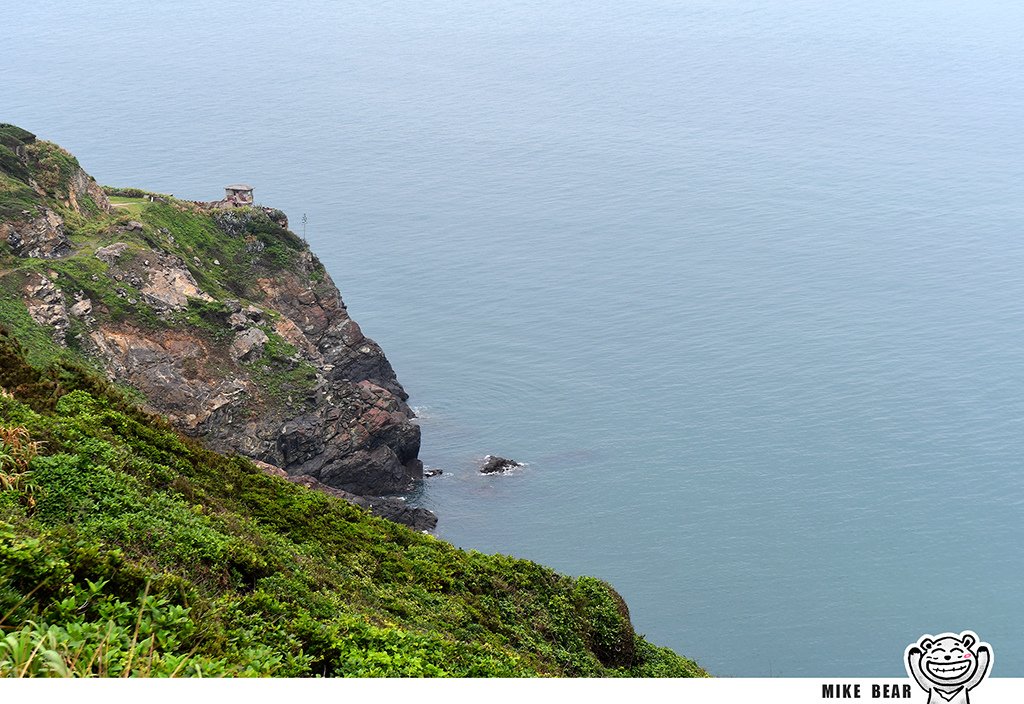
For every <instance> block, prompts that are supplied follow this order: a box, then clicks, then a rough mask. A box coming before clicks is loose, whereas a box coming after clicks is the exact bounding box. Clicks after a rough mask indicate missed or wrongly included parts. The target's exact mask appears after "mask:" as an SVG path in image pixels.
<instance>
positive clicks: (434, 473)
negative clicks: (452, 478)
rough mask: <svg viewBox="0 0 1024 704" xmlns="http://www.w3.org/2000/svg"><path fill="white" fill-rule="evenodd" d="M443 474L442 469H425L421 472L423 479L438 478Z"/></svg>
mask: <svg viewBox="0 0 1024 704" xmlns="http://www.w3.org/2000/svg"><path fill="white" fill-rule="evenodd" d="M442 474H444V470H443V469H425V470H423V477H424V478H427V477H439V476H441V475H442Z"/></svg>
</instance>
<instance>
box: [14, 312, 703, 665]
mask: <svg viewBox="0 0 1024 704" xmlns="http://www.w3.org/2000/svg"><path fill="white" fill-rule="evenodd" d="M0 614H5V616H4V617H3V623H0V625H2V626H3V628H4V630H5V634H4V636H3V637H2V638H0V676H4V675H23V676H24V675H40V676H42V675H57V676H66V675H79V676H86V675H105V676H122V675H134V676H150V675H152V676H199V675H205V676H211V675H212V676H238V675H241V676H266V675H274V676H536V675H552V676H560V675H577V676H579V675H582V676H657V675H662V676H684V677H685V676H703V675H704V673H703V671H702V670H701V669H700V668H699V667H697V666H696V665H695V664H694V663H692V662H690V661H688V660H685V659H684V658H681V657H679V656H677V655H675V654H674V653H672V652H671V651H669V650H667V649H664V648H658V647H655V646H652V645H651V644H649V643H647V642H646V641H645V640H644V639H643V638H642V637H639V636H637V635H636V634H635V633H634V631H633V627H632V625H631V624H630V620H629V614H628V611H627V610H626V606H625V604H624V603H623V602H622V599H621V598H620V597H619V596H618V594H616V593H615V592H614V590H612V589H611V588H610V587H609V586H608V585H606V584H604V583H603V582H600V581H599V580H596V579H593V578H590V577H581V578H578V579H573V578H570V577H566V576H562V575H559V574H556V573H555V572H552V571H551V570H549V569H547V568H544V567H541V566H539V565H536V564H534V563H531V562H528V561H525V560H517V559H513V558H509V557H503V556H487V555H482V554H479V553H476V552H464V551H462V550H458V549H456V548H454V547H453V546H451V545H449V544H447V543H444V542H443V541H440V540H437V539H436V538H434V537H432V536H430V535H425V534H423V533H420V532H416V531H414V530H411V529H409V528H406V527H405V526H401V525H398V524H396V523H393V522H391V521H386V520H382V519H379V518H375V517H373V516H371V515H369V514H367V513H366V512H365V511H363V510H362V509H360V508H357V507H355V506H352V505H351V504H349V503H347V502H345V501H342V500H339V499H337V498H335V497H333V496H330V495H328V494H325V493H323V492H316V491H310V490H308V489H306V488H305V487H302V486H297V485H295V484H293V483H290V482H287V481H285V480H283V479H281V478H279V477H274V476H269V475H267V474H265V473H263V472H261V471H259V470H258V469H257V468H256V467H255V466H254V465H253V464H252V463H251V462H249V461H248V460H246V459H244V458H241V457H237V456H236V457H234V458H227V457H224V456H222V455H218V454H216V453H214V452H212V451H210V450H208V449H205V448H204V447H202V446H201V445H200V444H199V443H198V442H197V441H194V440H191V439H187V438H185V437H183V436H181V435H179V434H178V433H177V432H175V431H174V430H173V429H172V428H171V427H170V426H168V425H167V424H166V423H164V422H163V421H161V420H159V419H158V418H155V417H153V416H150V415H148V414H146V413H144V412H143V411H141V410H140V409H138V408H137V407H136V406H135V405H134V404H133V403H132V402H131V400H130V399H128V398H126V397H125V396H124V395H123V394H122V393H120V392H119V391H117V390H116V389H114V388H113V387H112V386H111V385H110V384H109V383H108V382H106V381H105V380H102V379H100V378H98V377H96V376H95V375H93V374H92V373H91V372H89V371H88V370H85V369H83V368H82V367H80V366H76V365H73V364H69V363H53V364H51V365H50V366H48V367H47V368H39V367H38V366H33V365H31V364H29V363H28V361H27V360H26V356H25V353H24V352H23V350H22V349H21V348H20V346H19V345H18V344H17V342H16V341H15V340H14V339H13V338H12V337H11V336H10V335H9V334H7V333H6V332H2V331H0Z"/></svg>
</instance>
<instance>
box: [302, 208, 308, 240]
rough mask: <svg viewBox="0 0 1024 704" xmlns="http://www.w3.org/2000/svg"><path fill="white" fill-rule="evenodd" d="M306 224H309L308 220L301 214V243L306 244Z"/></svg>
mask: <svg viewBox="0 0 1024 704" xmlns="http://www.w3.org/2000/svg"><path fill="white" fill-rule="evenodd" d="M307 222H309V218H307V217H306V214H305V213H303V214H302V241H303V242H306V223H307ZM306 244H309V242H306Z"/></svg>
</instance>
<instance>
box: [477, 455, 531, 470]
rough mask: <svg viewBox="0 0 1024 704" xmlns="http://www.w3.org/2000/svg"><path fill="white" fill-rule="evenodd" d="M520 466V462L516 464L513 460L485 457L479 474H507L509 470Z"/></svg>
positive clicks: (494, 456)
mask: <svg viewBox="0 0 1024 704" xmlns="http://www.w3.org/2000/svg"><path fill="white" fill-rule="evenodd" d="M522 466H523V465H522V463H521V462H516V461H515V460H510V459H506V458H504V457H498V456H497V455H487V456H486V457H485V458H484V466H483V467H481V468H480V473H481V474H497V473H499V472H507V471H509V470H510V469H515V468H516V467H522Z"/></svg>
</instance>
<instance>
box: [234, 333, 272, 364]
mask: <svg viewBox="0 0 1024 704" xmlns="http://www.w3.org/2000/svg"><path fill="white" fill-rule="evenodd" d="M269 341H270V338H269V337H267V333H265V332H263V331H262V330H260V329H259V328H249V329H248V330H246V331H245V332H240V333H238V334H237V335H235V340H234V342H232V343H231V356H232V357H234V358H235V359H237V360H239V361H242V362H249V361H252V360H253V359H255V358H257V357H259V356H260V354H261V353H262V352H263V346H264V345H266V344H267V343H268V342H269Z"/></svg>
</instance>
